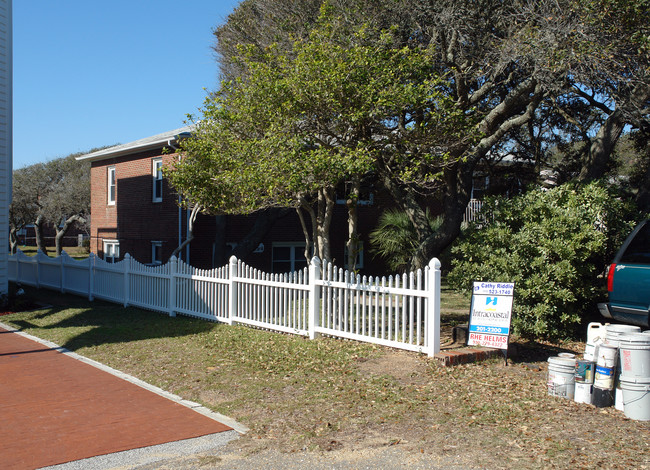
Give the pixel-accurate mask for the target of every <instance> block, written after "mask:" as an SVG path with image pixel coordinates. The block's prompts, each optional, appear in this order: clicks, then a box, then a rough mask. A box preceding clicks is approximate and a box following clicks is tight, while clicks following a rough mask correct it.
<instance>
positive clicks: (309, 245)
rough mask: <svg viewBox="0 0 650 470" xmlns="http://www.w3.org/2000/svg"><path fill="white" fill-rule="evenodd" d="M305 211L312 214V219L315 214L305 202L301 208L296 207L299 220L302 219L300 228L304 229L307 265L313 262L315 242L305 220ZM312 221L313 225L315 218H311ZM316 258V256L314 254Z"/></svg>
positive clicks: (301, 204) (302, 201)
mask: <svg viewBox="0 0 650 470" xmlns="http://www.w3.org/2000/svg"><path fill="white" fill-rule="evenodd" d="M303 211H306V212H307V213H308V214H310V217H311V214H312V213H313V209H312V208H311V207H309V206H308V205H307V203H306V201H305V200H301V203H300V206H299V207H296V212H297V213H298V218H299V219H300V226H301V227H302V233H303V235H304V236H305V251H304V256H305V259H306V260H307V264H309V262H310V261H311V260H310V256H311V253H312V248H313V247H314V242H313V238H312V237H311V236H310V235H309V228H308V227H307V221H306V220H305V216H304V214H303ZM311 220H312V223H313V222H314V221H315V217H311ZM312 233H313V232H312ZM314 256H316V255H315V254H314Z"/></svg>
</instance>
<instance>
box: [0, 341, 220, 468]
mask: <svg viewBox="0 0 650 470" xmlns="http://www.w3.org/2000/svg"><path fill="white" fill-rule="evenodd" d="M230 429H231V428H230V427H228V426H226V425H224V424H221V423H219V422H217V421H215V420H213V419H211V418H209V417H207V416H204V415H202V414H200V413H197V412H196V411H194V410H192V409H190V408H188V407H186V406H183V405H181V404H179V403H175V402H173V401H171V400H169V399H167V398H164V397H162V396H159V395H157V394H155V393H153V392H150V391H148V390H145V389H143V388H141V387H139V386H137V385H135V384H132V383H130V382H127V381H126V380H123V379H120V378H118V377H116V376H114V375H112V374H109V373H107V372H104V371H102V370H100V369H97V368H95V367H93V366H91V365H88V364H85V363H83V362H81V361H79V360H76V359H74V358H72V357H69V356H68V355H66V354H62V353H61V352H59V351H57V350H55V349H52V348H48V347H47V346H44V345H42V344H40V343H37V342H35V341H31V340H29V339H27V338H24V337H22V336H20V335H18V334H17V333H13V332H10V331H6V330H4V329H2V328H0V467H1V468H2V469H5V470H8V469H32V468H39V467H44V466H48V465H55V464H59V463H64V462H70V461H73V460H78V459H83V458H88V457H93V456H97V455H104V454H109V453H113V452H119V451H123V450H130V449H135V448H139V447H146V446H150V445H156V444H162V443H166V442H172V441H177V440H181V439H189V438H193V437H198V436H204V435H207V434H213V433H218V432H222V431H227V430H230Z"/></svg>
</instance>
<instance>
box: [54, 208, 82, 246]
mask: <svg viewBox="0 0 650 470" xmlns="http://www.w3.org/2000/svg"><path fill="white" fill-rule="evenodd" d="M75 222H78V223H80V224H85V223H86V219H84V218H83V217H81V216H80V215H73V216H72V217H68V218H67V219H66V221H65V222H63V226H62V227H61V228H60V229H56V237H55V238H54V244H55V246H56V256H61V253H62V252H63V237H65V234H66V233H68V230H70V227H72V225H73V224H74V223H75Z"/></svg>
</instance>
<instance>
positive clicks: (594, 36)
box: [215, 0, 650, 267]
mask: <svg viewBox="0 0 650 470" xmlns="http://www.w3.org/2000/svg"><path fill="white" fill-rule="evenodd" d="M327 5H330V6H331V8H332V9H333V10H334V11H336V12H337V14H338V15H339V17H340V18H342V20H341V21H342V22H343V23H345V24H346V25H348V28H350V27H351V25H354V26H357V27H358V25H360V24H363V23H364V22H365V23H367V24H369V25H370V26H371V27H372V28H373V29H375V30H385V29H387V28H389V27H392V28H393V38H394V40H395V41H396V44H397V45H398V46H408V47H415V46H421V47H424V48H426V50H427V51H428V53H429V54H430V72H431V74H432V75H435V76H437V77H440V78H444V79H445V81H446V83H445V86H444V92H445V96H446V97H447V98H449V99H450V100H451V102H453V107H451V108H449V107H447V106H443V107H442V108H437V107H435V106H431V107H428V108H426V107H425V108H420V109H419V113H414V114H410V113H409V112H408V111H407V112H405V113H404V114H403V116H405V117H408V118H409V119H408V120H407V122H406V125H404V126H402V127H399V126H396V127H395V129H394V130H393V132H392V133H391V134H390V139H391V147H384V148H383V149H382V151H381V152H380V153H378V156H379V158H378V159H377V160H376V168H375V171H376V172H377V173H376V174H377V175H378V177H379V179H380V180H381V182H382V183H383V184H384V185H385V187H386V188H388V190H389V191H390V192H391V195H392V196H393V199H394V200H395V202H396V203H397V204H398V205H399V206H400V208H401V210H403V211H404V212H405V213H406V214H407V215H408V217H409V218H410V219H411V222H412V224H413V226H414V228H415V230H416V234H417V240H418V249H417V250H416V252H415V254H414V256H413V259H412V264H413V265H414V266H416V267H417V266H422V265H424V264H426V263H427V262H428V260H429V259H430V257H431V256H435V255H439V254H440V253H441V252H442V251H443V250H444V249H445V248H446V247H447V246H448V245H449V244H450V243H451V242H452V241H453V240H454V239H455V238H456V236H457V235H458V234H459V233H460V227H461V224H462V220H463V214H464V211H465V208H466V206H467V203H468V201H469V198H470V194H471V188H472V174H473V172H474V170H475V169H476V167H477V165H479V164H482V163H488V164H489V163H491V162H494V161H496V160H499V158H501V157H502V156H503V155H504V154H505V153H510V152H512V151H513V150H518V151H519V150H521V149H524V150H527V153H528V155H529V156H532V157H533V158H536V161H537V162H538V166H539V167H540V168H541V167H542V164H543V163H544V162H543V159H544V153H545V150H547V149H548V148H550V147H553V146H556V147H557V144H558V136H560V137H563V136H572V137H571V139H569V141H568V142H567V144H569V145H573V144H574V142H575V139H574V138H573V137H574V136H580V137H582V138H584V142H585V145H583V146H582V147H581V149H580V150H581V151H580V153H579V154H578V155H577V157H578V159H579V164H578V165H577V170H576V171H575V172H574V173H575V174H574V175H572V177H575V176H579V177H580V178H582V179H583V180H589V179H592V178H595V177H598V176H600V175H601V174H602V169H603V168H606V166H607V161H608V158H609V156H610V154H611V149H612V148H613V147H612V146H613V144H615V143H616V141H617V139H618V137H619V136H620V131H621V129H623V128H624V126H625V125H626V124H628V123H639V122H641V121H642V120H643V117H644V116H645V115H647V109H648V106H647V98H648V86H647V85H648V79H647V72H648V67H647V43H648V39H647V38H648V34H647V32H648V26H647V25H648V24H650V21H648V11H650V9H648V8H647V0H636V1H627V0H593V1H588V2H586V4H585V2H577V1H576V0H560V1H556V0H553V1H542V2H539V1H519V0H516V1H500V0H494V1H492V0H488V1H482V2H470V1H456V0H433V1H432V0H400V1H391V0H377V1H372V2H371V1H364V0H331V1H330V2H327ZM320 6H321V2H319V1H317V0H316V1H306V2H298V1H296V0H246V1H244V2H242V4H241V5H240V7H239V8H238V9H236V11H235V12H234V13H233V14H232V15H231V16H230V17H229V19H228V21H227V22H226V24H224V25H222V26H221V27H219V28H217V30H216V31H215V35H216V37H217V40H218V43H217V45H216V46H215V50H216V51H217V52H218V53H219V55H220V60H221V63H222V70H221V71H222V74H223V75H224V76H225V77H228V78H231V79H232V78H235V77H237V78H241V77H245V76H246V75H247V73H248V68H247V65H246V64H243V63H242V62H241V61H240V60H239V50H238V45H239V44H246V45H248V46H249V47H250V55H249V58H250V60H254V61H260V62H263V61H265V60H267V58H266V55H265V51H266V48H267V47H269V46H270V45H273V47H275V48H277V49H278V50H282V51H284V52H285V54H286V55H287V56H288V57H293V52H292V49H293V44H294V41H295V39H296V38H299V39H304V38H307V37H309V35H310V32H311V31H312V29H313V28H314V25H315V24H318V20H317V18H318V9H319V8H320ZM453 116H456V117H457V118H459V117H462V120H461V119H459V123H458V125H457V126H456V128H455V129H454V132H446V133H413V132H412V131H413V130H414V129H418V130H419V129H423V128H427V126H429V127H431V126H435V124H434V123H435V122H436V120H438V121H440V120H442V121H443V122H451V120H452V119H453ZM421 124H422V127H419V126H420V125H421ZM409 126H412V127H409ZM447 129H449V128H448V127H447ZM379 135H381V134H379ZM548 142H550V143H551V144H547V143H548ZM423 192H424V193H435V194H436V195H437V196H438V197H439V198H440V200H441V203H442V207H443V212H444V213H443V219H442V225H441V228H440V229H439V230H437V231H435V232H432V231H431V229H430V227H429V225H428V223H427V219H426V204H424V203H423V202H422V200H423V199H422V198H421V197H420V196H421V194H422V193H423Z"/></svg>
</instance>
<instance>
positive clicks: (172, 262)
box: [168, 256, 178, 317]
mask: <svg viewBox="0 0 650 470" xmlns="http://www.w3.org/2000/svg"><path fill="white" fill-rule="evenodd" d="M168 263H169V316H170V317H175V316H176V310H175V307H176V272H177V269H178V258H176V256H172V257H171V258H169V261H168Z"/></svg>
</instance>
